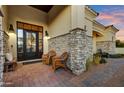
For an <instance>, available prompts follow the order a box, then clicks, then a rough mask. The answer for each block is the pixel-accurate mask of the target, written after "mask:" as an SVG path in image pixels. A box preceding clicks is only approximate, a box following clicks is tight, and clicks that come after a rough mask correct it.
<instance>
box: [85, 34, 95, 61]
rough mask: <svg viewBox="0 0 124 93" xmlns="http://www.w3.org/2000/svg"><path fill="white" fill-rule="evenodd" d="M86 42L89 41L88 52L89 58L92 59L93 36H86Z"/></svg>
mask: <svg viewBox="0 0 124 93" xmlns="http://www.w3.org/2000/svg"><path fill="white" fill-rule="evenodd" d="M86 43H87V53H86V54H87V58H89V57H90V59H92V58H93V37H92V36H87V37H86ZM92 60H93V59H92Z"/></svg>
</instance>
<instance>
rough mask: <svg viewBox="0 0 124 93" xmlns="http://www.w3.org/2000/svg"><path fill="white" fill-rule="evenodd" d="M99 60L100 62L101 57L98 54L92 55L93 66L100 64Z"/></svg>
mask: <svg viewBox="0 0 124 93" xmlns="http://www.w3.org/2000/svg"><path fill="white" fill-rule="evenodd" d="M100 60H101V55H100V54H99V53H96V54H94V55H93V62H94V63H95V64H100Z"/></svg>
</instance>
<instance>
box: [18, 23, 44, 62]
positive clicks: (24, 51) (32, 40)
mask: <svg viewBox="0 0 124 93" xmlns="http://www.w3.org/2000/svg"><path fill="white" fill-rule="evenodd" d="M42 54H43V27H42V26H37V25H33V24H28V23H23V22H17V57H18V58H17V59H18V61H24V60H31V59H39V58H41V56H42Z"/></svg>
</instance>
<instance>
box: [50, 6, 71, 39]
mask: <svg viewBox="0 0 124 93" xmlns="http://www.w3.org/2000/svg"><path fill="white" fill-rule="evenodd" d="M70 12H71V6H53V8H52V9H51V10H50V11H49V13H48V18H49V23H48V24H49V25H48V27H49V28H48V31H49V35H50V37H51V38H52V37H56V36H59V35H62V34H66V33H68V32H69V31H70V30H71V19H70V18H71V14H70Z"/></svg>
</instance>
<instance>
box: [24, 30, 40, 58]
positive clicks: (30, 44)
mask: <svg viewBox="0 0 124 93" xmlns="http://www.w3.org/2000/svg"><path fill="white" fill-rule="evenodd" d="M25 32H26V33H25V34H26V46H25V52H26V53H25V56H26V59H34V58H37V54H38V49H37V45H38V41H37V34H38V33H36V32H32V31H25Z"/></svg>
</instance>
